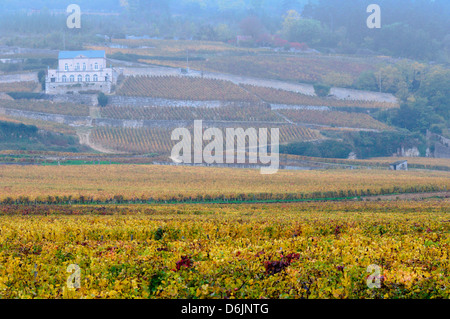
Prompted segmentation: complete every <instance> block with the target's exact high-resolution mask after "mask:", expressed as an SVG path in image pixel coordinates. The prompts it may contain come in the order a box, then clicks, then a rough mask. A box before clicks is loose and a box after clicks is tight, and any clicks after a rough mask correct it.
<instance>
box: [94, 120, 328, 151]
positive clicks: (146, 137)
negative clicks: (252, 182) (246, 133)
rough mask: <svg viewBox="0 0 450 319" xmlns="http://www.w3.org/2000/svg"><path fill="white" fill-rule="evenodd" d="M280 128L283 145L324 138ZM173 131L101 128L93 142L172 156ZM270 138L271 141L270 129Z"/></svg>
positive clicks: (315, 133) (297, 129)
mask: <svg viewBox="0 0 450 319" xmlns="http://www.w3.org/2000/svg"><path fill="white" fill-rule="evenodd" d="M279 128H280V143H282V144H283V143H289V142H293V141H310V140H317V139H321V138H322V136H321V135H320V133H319V132H318V131H315V130H311V129H308V128H305V127H301V126H294V125H285V126H281V127H279ZM244 129H246V128H244ZM172 131H173V129H164V128H137V129H136V128H112V127H99V128H95V129H93V130H92V133H91V141H92V142H93V143H95V144H97V145H102V146H103V147H106V148H108V149H111V150H115V151H119V152H127V153H137V154H148V153H165V154H170V152H171V150H172V148H173V147H174V146H175V145H176V144H177V143H178V141H172V140H171V136H172ZM191 131H192V130H191ZM268 138H269V141H270V129H269V137H268ZM205 143H206V142H205ZM206 144H207V143H206Z"/></svg>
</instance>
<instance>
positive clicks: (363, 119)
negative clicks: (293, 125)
mask: <svg viewBox="0 0 450 319" xmlns="http://www.w3.org/2000/svg"><path fill="white" fill-rule="evenodd" d="M278 112H279V113H280V114H283V115H284V116H286V117H287V118H289V119H290V120H291V121H294V122H297V123H308V124H318V125H329V126H337V127H353V128H364V129H375V130H388V129H389V127H388V126H387V125H385V124H383V123H381V122H379V121H377V120H375V119H374V118H373V117H371V116H370V115H369V114H365V113H348V112H335V111H314V110H292V109H284V110H279V111H278Z"/></svg>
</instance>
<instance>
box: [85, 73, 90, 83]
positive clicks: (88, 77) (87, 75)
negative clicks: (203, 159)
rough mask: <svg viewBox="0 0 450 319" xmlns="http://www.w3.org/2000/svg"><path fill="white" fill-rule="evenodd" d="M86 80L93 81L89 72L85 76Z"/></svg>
mask: <svg viewBox="0 0 450 319" xmlns="http://www.w3.org/2000/svg"><path fill="white" fill-rule="evenodd" d="M84 80H85V81H86V82H91V77H90V76H89V74H86V76H85V77H84Z"/></svg>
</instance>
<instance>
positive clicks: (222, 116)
mask: <svg viewBox="0 0 450 319" xmlns="http://www.w3.org/2000/svg"><path fill="white" fill-rule="evenodd" d="M101 116H102V117H104V118H112V119H126V120H163V121H193V120H204V121H247V122H253V121H269V122H283V121H284V120H283V119H282V118H280V117H279V116H277V115H276V114H275V113H273V112H272V111H271V110H270V109H269V108H267V107H261V106H258V105H250V106H246V107H242V106H224V107H220V108H206V107H160V106H152V107H114V106H108V107H104V108H102V109H101Z"/></svg>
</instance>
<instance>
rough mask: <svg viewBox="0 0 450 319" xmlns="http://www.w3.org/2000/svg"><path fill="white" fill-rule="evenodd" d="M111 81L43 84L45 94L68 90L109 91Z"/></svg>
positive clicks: (60, 92) (65, 92)
mask: <svg viewBox="0 0 450 319" xmlns="http://www.w3.org/2000/svg"><path fill="white" fill-rule="evenodd" d="M111 86H112V83H111V82H75V83H62V82H58V83H52V82H47V83H46V85H45V93H46V94H52V95H54V94H67V93H68V92H73V93H79V92H87V91H100V92H103V93H111Z"/></svg>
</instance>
